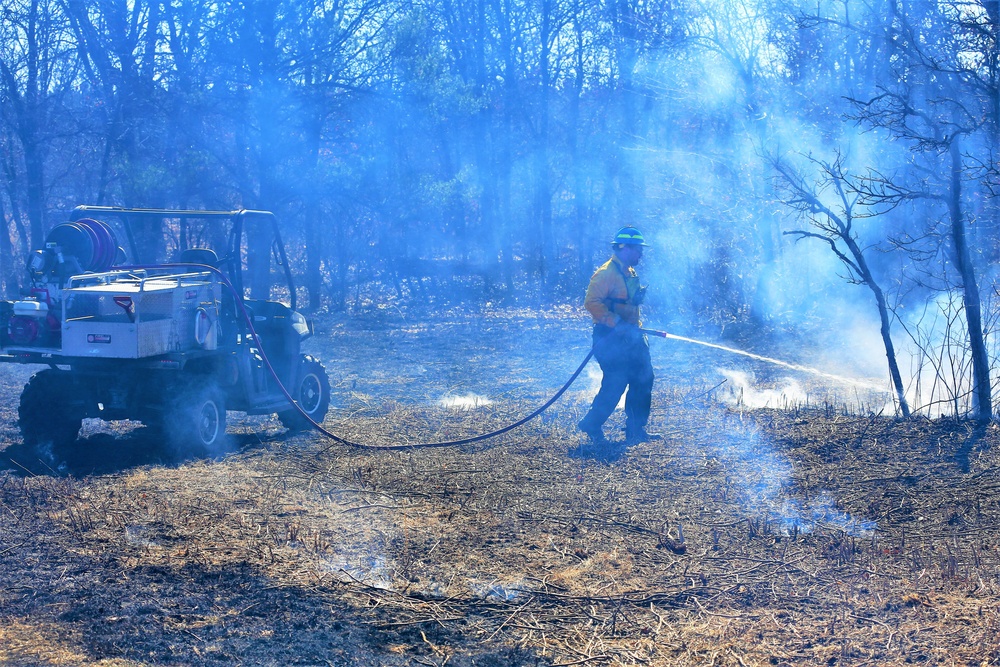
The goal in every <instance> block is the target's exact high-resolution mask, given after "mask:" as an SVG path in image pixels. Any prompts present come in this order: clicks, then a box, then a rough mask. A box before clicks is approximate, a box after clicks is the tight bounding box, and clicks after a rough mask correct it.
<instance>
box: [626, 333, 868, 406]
mask: <svg viewBox="0 0 1000 667" xmlns="http://www.w3.org/2000/svg"><path fill="white" fill-rule="evenodd" d="M639 331H641V332H642V333H644V334H647V335H649V336H656V337H658V338H669V339H670V340H678V341H681V342H684V343H693V344H695V345H702V346H704V347H710V348H713V349H715V350H722V351H723V352H729V353H730V354H738V355H741V356H744V357H749V358H751V359H755V360H757V361H763V362H765V363H768V364H774V365H775V366H781V367H782V368H787V369H789V370H793V371H799V372H801V373H809V374H810V375H816V376H818V377H822V378H825V379H827V380H832V381H834V382H840V383H843V384H849V385H852V386H855V387H864V388H865V389H872V390H874V391H884V389H885V388H884V387H882V386H881V385H878V384H876V383H874V382H871V381H869V380H859V379H857V378H848V377H844V376H842V375H834V374H833V373H827V372H825V371H821V370H819V369H818V368H811V367H809V366H801V365H799V364H792V363H789V362H787V361H782V360H781V359H774V358H772V357H765V356H763V355H760V354H754V353H753V352H747V351H746V350H740V349H737V348H735V347H727V346H725V345H719V344H718V343H709V342H707V341H703V340H698V339H696V338H688V337H687V336H678V335H677V334H672V333H668V332H666V331H657V330H656V329H639Z"/></svg>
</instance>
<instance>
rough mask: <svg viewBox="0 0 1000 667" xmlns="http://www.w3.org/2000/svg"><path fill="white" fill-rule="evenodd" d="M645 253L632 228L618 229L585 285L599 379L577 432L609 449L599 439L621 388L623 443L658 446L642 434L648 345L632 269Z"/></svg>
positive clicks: (641, 290) (649, 375)
mask: <svg viewBox="0 0 1000 667" xmlns="http://www.w3.org/2000/svg"><path fill="white" fill-rule="evenodd" d="M646 247H648V245H647V244H646V242H645V239H644V238H643V236H642V233H641V232H640V231H639V230H638V229H636V228H635V227H622V228H621V229H620V230H618V233H617V234H615V238H614V240H613V241H612V242H611V248H612V256H611V259H609V260H608V261H607V262H605V263H604V264H603V265H601V267H600V268H598V269H597V271H596V272H595V273H594V275H593V277H592V278H591V279H590V285H589V286H588V287H587V297H586V299H585V300H584V306H585V307H586V308H587V310H588V311H589V312H590V315H591V317H593V319H594V358H595V359H597V363H599V364H600V365H601V371H602V372H603V373H604V377H603V378H602V379H601V389H600V391H599V392H598V393H597V396H595V397H594V402H593V404H592V405H591V407H590V411H589V412H588V413H587V415H586V416H585V417H584V418H583V419H582V420H581V421H580V424H579V426H580V430H582V431H583V432H584V433H586V434H587V435H588V436H589V437H590V440H591V442H592V443H593V444H595V445H601V446H605V445H608V444H610V443H609V442H608V440H607V438H605V437H604V429H603V427H604V422H605V421H607V419H608V417H610V416H611V413H612V412H614V410H615V407H616V406H617V405H618V401H619V400H621V397H622V394H623V393H625V390H626V388H627V389H628V394H627V395H626V397H625V420H626V421H625V442H626V444H635V443H639V442H648V441H650V440H659V439H661V436H660V435H659V434H657V433H649V432H648V431H646V424H647V422H648V421H649V408H650V402H651V395H652V391H653V364H652V362H651V361H650V358H649V342H648V340H647V339H646V336H645V335H644V334H643V333H642V332H641V331H640V330H639V327H640V326H641V322H640V319H639V307H640V306H641V305H642V302H643V299H644V298H645V295H646V288H645V287H641V286H640V285H639V274H638V273H636V270H635V267H636V265H637V264H638V263H639V261H640V260H641V259H642V250H643V248H646Z"/></svg>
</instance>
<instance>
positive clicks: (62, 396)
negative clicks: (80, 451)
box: [17, 368, 83, 448]
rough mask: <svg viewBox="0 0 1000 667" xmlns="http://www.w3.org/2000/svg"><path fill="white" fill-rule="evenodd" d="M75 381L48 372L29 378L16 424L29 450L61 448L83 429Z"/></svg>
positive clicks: (80, 401) (80, 399)
mask: <svg viewBox="0 0 1000 667" xmlns="http://www.w3.org/2000/svg"><path fill="white" fill-rule="evenodd" d="M81 393H82V392H81V391H80V388H79V387H78V383H77V382H76V378H75V377H74V376H73V375H72V374H71V373H69V372H67V371H60V370H56V369H54V368H48V369H45V370H43V371H39V372H37V373H35V374H34V375H32V376H31V379H30V380H28V384H26V385H25V386H24V390H23V391H22V392H21V402H20V404H19V405H18V407H17V423H18V426H20V427H21V436H22V438H23V440H24V444H25V445H27V446H29V447H39V446H43V447H44V446H51V447H52V448H59V447H65V446H68V445H72V444H73V443H74V442H76V437H77V435H78V434H79V433H80V427H81V426H82V425H83V400H82V396H81Z"/></svg>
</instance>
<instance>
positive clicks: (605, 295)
mask: <svg viewBox="0 0 1000 667" xmlns="http://www.w3.org/2000/svg"><path fill="white" fill-rule="evenodd" d="M638 291H639V274H638V273H636V272H635V268H633V267H631V266H630V267H628V268H627V269H626V268H625V266H624V265H622V263H621V261H620V260H619V259H618V258H617V257H612V258H611V259H609V260H608V261H607V262H605V263H604V264H602V265H601V266H600V267H599V268H598V269H597V271H595V272H594V275H593V277H591V279H590V285H589V286H588V287H587V297H586V298H585V299H584V301H583V305H584V307H585V308H586V309H587V310H588V311H590V315H591V317H593V318H594V324H605V325H607V326H609V327H613V326H615V325H616V324H618V323H619V322H620V321H622V320H625V321H626V322H629V323H631V324H635V325H637V326H639V325H640V322H639V306H636V305H633V303H632V299H633V297H635V295H636V294H637V293H638Z"/></svg>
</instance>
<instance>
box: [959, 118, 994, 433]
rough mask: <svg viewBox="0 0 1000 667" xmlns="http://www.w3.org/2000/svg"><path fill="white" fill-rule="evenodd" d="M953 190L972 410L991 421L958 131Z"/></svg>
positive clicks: (989, 394)
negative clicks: (964, 208)
mask: <svg viewBox="0 0 1000 667" xmlns="http://www.w3.org/2000/svg"><path fill="white" fill-rule="evenodd" d="M949 148H950V157H951V191H950V192H949V194H948V214H949V217H950V219H951V237H952V241H953V242H954V244H955V265H956V266H957V267H958V272H959V276H960V277H961V280H962V299H963V304H964V306H965V319H966V325H967V326H968V332H969V349H970V350H971V351H972V412H973V414H974V416H975V418H976V419H978V420H980V421H988V420H990V419H992V418H993V398H992V387H991V386H990V363H989V361H990V360H989V355H988V353H987V351H986V341H985V339H984V337H983V316H982V301H981V299H980V296H979V285H978V283H977V282H976V273H975V268H974V266H973V263H972V253H971V252H970V250H969V243H968V239H967V237H966V230H965V220H964V217H963V215H962V152H961V148H960V144H959V135H955V136H954V137H952V140H951V145H950V147H949Z"/></svg>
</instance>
